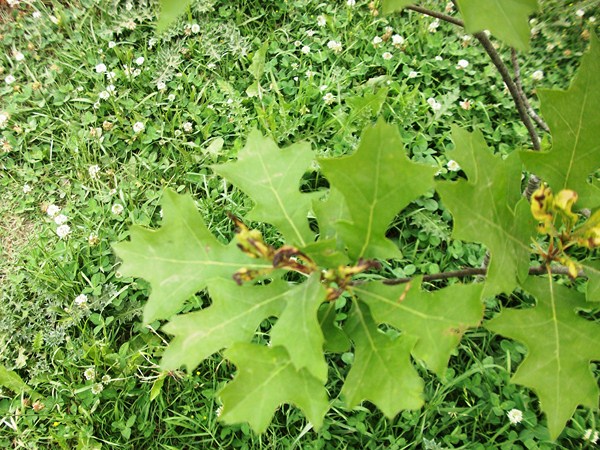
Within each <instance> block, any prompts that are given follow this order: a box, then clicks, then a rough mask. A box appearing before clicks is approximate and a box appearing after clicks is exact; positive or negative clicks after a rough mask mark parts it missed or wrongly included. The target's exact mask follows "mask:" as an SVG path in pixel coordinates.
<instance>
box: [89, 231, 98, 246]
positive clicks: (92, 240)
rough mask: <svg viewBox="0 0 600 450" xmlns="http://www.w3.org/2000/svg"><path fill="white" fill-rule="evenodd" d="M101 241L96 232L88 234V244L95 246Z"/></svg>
mask: <svg viewBox="0 0 600 450" xmlns="http://www.w3.org/2000/svg"><path fill="white" fill-rule="evenodd" d="M99 243H100V239H99V238H98V235H97V234H96V233H90V235H89V236H88V245H89V246H90V247H93V246H95V245H98V244H99Z"/></svg>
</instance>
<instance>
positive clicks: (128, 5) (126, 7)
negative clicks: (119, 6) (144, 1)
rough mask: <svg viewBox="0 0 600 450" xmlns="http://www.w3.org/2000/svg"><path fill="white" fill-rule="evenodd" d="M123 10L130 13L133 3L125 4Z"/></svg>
mask: <svg viewBox="0 0 600 450" xmlns="http://www.w3.org/2000/svg"><path fill="white" fill-rule="evenodd" d="M125 9H126V10H127V11H131V10H132V9H133V3H131V2H127V3H125Z"/></svg>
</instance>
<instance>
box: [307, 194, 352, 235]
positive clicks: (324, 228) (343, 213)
mask: <svg viewBox="0 0 600 450" xmlns="http://www.w3.org/2000/svg"><path fill="white" fill-rule="evenodd" d="M312 207H313V211H314V213H315V217H316V218H317V222H318V223H319V239H320V240H321V239H322V240H325V239H330V238H334V237H336V236H337V230H336V228H335V224H337V223H338V222H340V221H344V220H345V221H350V220H351V219H350V211H349V210H348V206H346V200H345V199H344V196H343V195H342V193H341V192H340V191H338V190H337V189H334V188H331V189H329V193H328V195H327V197H326V198H325V199H324V200H313V204H312Z"/></svg>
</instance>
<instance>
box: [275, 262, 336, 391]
mask: <svg viewBox="0 0 600 450" xmlns="http://www.w3.org/2000/svg"><path fill="white" fill-rule="evenodd" d="M286 297H287V298H286V306H285V309H284V311H283V313H282V314H281V315H280V316H279V320H277V323H276V324H275V326H274V327H273V329H272V330H271V344H272V345H273V346H278V345H280V346H282V347H285V349H286V350H287V353H288V355H289V357H290V359H291V361H292V363H294V366H295V367H296V368H297V369H302V368H306V370H307V371H308V372H309V373H311V374H312V375H313V376H314V377H315V378H316V379H317V380H319V381H322V382H323V383H324V382H325V381H327V363H326V362H325V357H324V356H323V343H324V342H325V339H324V337H323V332H322V331H321V326H320V325H319V320H318V317H317V312H318V310H319V306H321V304H322V303H323V302H324V301H325V299H326V297H327V292H326V291H325V288H324V287H323V286H322V285H321V280H320V274H319V273H315V274H313V275H312V276H311V277H310V278H309V279H308V280H307V281H305V282H304V283H302V284H299V285H298V286H296V287H294V288H293V289H291V290H289V291H288V292H287V296H286Z"/></svg>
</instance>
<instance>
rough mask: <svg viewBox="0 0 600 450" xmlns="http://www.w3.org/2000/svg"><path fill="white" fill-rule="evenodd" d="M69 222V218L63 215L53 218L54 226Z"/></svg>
mask: <svg viewBox="0 0 600 450" xmlns="http://www.w3.org/2000/svg"><path fill="white" fill-rule="evenodd" d="M68 221H69V218H68V217H67V216H65V215H64V214H59V215H58V216H56V217H55V218H54V223H55V224H56V225H62V224H63V223H67V222H68Z"/></svg>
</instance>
